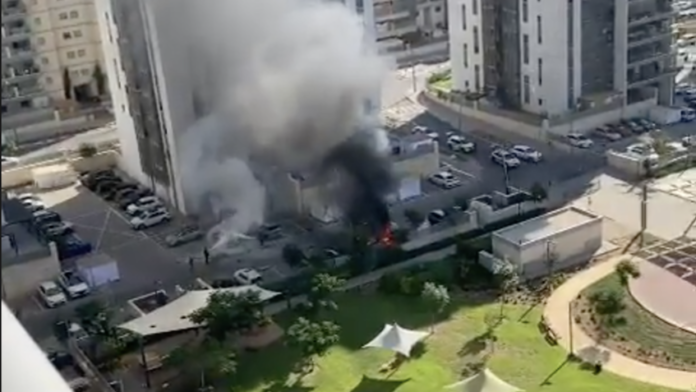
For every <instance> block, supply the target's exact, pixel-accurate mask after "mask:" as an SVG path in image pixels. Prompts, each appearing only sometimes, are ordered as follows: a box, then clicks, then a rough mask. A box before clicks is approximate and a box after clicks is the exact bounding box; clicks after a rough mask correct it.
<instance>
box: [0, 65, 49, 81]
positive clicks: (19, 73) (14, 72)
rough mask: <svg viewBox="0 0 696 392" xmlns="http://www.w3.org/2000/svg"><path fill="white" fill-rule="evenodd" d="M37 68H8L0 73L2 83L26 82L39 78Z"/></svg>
mask: <svg viewBox="0 0 696 392" xmlns="http://www.w3.org/2000/svg"><path fill="white" fill-rule="evenodd" d="M39 72H40V70H39V67H36V66H29V67H24V68H11V67H8V68H7V69H6V70H5V72H3V73H2V79H3V82H6V83H17V82H21V81H22V80H28V79H32V78H36V77H38V76H39Z"/></svg>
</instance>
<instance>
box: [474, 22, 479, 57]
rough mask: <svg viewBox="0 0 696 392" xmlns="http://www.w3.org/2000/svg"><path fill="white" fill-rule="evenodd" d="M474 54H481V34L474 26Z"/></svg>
mask: <svg viewBox="0 0 696 392" xmlns="http://www.w3.org/2000/svg"><path fill="white" fill-rule="evenodd" d="M474 54H479V33H478V27H476V26H474Z"/></svg>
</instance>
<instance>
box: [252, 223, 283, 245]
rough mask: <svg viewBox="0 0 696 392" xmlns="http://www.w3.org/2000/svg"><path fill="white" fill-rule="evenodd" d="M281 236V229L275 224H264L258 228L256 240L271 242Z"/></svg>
mask: <svg viewBox="0 0 696 392" xmlns="http://www.w3.org/2000/svg"><path fill="white" fill-rule="evenodd" d="M282 236H283V228H282V227H281V226H280V225H279V224H276V223H264V224H263V225H261V227H259V228H258V230H257V232H256V238H258V239H259V241H262V242H263V241H273V240H277V239H279V238H281V237H282Z"/></svg>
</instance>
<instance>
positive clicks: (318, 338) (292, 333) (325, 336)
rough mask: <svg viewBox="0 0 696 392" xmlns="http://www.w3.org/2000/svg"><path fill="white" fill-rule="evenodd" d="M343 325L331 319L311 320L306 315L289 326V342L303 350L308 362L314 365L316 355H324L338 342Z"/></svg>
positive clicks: (311, 366) (311, 365) (309, 364)
mask: <svg viewBox="0 0 696 392" xmlns="http://www.w3.org/2000/svg"><path fill="white" fill-rule="evenodd" d="M340 331H341V327H339V326H338V325H337V324H335V323H333V322H331V321H316V322H314V321H310V320H308V319H306V318H304V317H300V318H298V319H297V320H296V321H295V323H294V324H293V325H292V326H290V328H288V331H287V336H288V339H289V344H290V345H291V346H294V347H296V348H298V349H299V350H301V351H302V355H303V356H304V358H305V361H306V364H307V365H308V366H309V368H310V369H312V368H313V367H314V360H313V358H314V357H315V356H322V355H324V354H326V352H327V351H328V350H329V349H330V348H331V346H333V345H334V344H336V343H338V340H339V332H340Z"/></svg>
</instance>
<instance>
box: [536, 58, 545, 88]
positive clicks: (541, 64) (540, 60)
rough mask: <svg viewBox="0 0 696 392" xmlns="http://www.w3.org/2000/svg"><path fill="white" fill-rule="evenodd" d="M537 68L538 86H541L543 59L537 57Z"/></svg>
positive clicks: (542, 80)
mask: <svg viewBox="0 0 696 392" xmlns="http://www.w3.org/2000/svg"><path fill="white" fill-rule="evenodd" d="M537 68H538V69H537V72H538V74H539V86H541V85H542V84H544V77H543V75H544V59H542V58H539V61H538V64H537Z"/></svg>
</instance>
